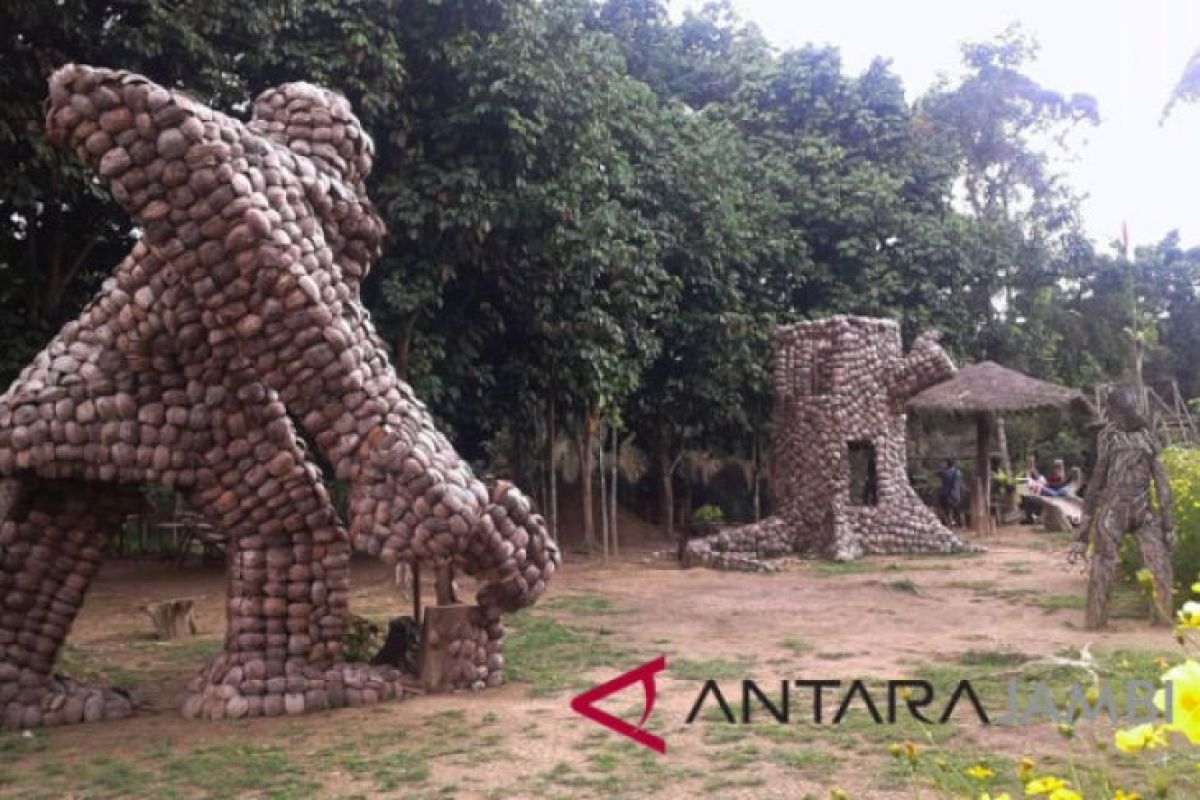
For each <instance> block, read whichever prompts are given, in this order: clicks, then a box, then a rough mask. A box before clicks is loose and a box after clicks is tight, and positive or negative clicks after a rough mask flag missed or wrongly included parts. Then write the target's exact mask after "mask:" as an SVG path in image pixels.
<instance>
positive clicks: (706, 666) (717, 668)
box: [667, 658, 753, 681]
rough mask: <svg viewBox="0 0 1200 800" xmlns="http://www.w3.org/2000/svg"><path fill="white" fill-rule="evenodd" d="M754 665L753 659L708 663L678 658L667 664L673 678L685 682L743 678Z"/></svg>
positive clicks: (714, 659)
mask: <svg viewBox="0 0 1200 800" xmlns="http://www.w3.org/2000/svg"><path fill="white" fill-rule="evenodd" d="M752 663H753V660H752V659H748V658H739V659H736V660H733V661H731V660H729V659H727V658H713V659H709V660H707V661H695V660H692V659H690V658H676V659H673V660H671V661H670V662H669V663H668V664H667V669H668V670H669V671H670V673H671V675H672V677H675V678H679V679H680V680H684V681H705V680H709V679H710V678H711V679H713V680H729V679H732V678H741V677H743V676H744V675H745V674H746V670H747V669H748V668H749V667H750V665H751V664H752Z"/></svg>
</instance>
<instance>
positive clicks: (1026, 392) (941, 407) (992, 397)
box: [908, 361, 1091, 414]
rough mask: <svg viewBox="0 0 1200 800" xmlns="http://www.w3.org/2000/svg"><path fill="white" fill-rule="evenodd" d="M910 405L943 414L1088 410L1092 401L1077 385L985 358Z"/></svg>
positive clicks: (961, 370) (913, 400) (932, 387)
mask: <svg viewBox="0 0 1200 800" xmlns="http://www.w3.org/2000/svg"><path fill="white" fill-rule="evenodd" d="M908 407H909V408H911V409H913V410H916V411H932V412H939V413H943V414H978V413H988V412H995V413H1000V414H1011V413H1016V412H1020V411H1037V410H1040V409H1047V408H1067V407H1075V408H1077V409H1081V410H1088V409H1090V408H1091V404H1090V403H1088V401H1087V399H1086V398H1085V397H1084V396H1083V394H1082V393H1081V392H1079V391H1078V390H1076V389H1068V388H1067V387H1065V386H1059V385H1058V384H1054V383H1047V382H1046V381H1040V380H1038V379H1037V378H1031V377H1029V376H1028V375H1024V374H1022V373H1020V372H1017V371H1016V370H1012V369H1008V368H1007V367H1002V366H1000V365H999V364H997V363H995V362H993V361H982V362H980V363H978V364H971V365H969V366H966V367H963V368H962V369H960V370H959V371H958V373H957V374H956V375H955V376H954V377H953V378H951V379H950V380H947V381H944V382H943V383H939V384H937V385H935V386H931V387H930V388H928V389H926V390H925V391H923V392H921V393H920V394H918V395H916V396H915V397H913V398H912V399H911V400H909V401H908Z"/></svg>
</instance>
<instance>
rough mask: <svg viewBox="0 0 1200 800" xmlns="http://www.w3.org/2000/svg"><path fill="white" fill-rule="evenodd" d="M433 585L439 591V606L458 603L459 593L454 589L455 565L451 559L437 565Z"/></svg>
mask: <svg viewBox="0 0 1200 800" xmlns="http://www.w3.org/2000/svg"><path fill="white" fill-rule="evenodd" d="M433 587H434V591H435V592H436V593H437V603H438V605H439V606H453V605H457V604H458V593H457V592H456V591H455V590H454V589H455V587H454V566H453V565H452V564H451V563H450V562H449V561H446V562H444V563H440V564H438V565H437V568H436V569H435V571H434V583H433Z"/></svg>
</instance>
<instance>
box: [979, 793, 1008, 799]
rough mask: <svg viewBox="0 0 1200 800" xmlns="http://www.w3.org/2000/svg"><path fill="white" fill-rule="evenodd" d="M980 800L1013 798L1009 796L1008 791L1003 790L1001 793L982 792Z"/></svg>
mask: <svg viewBox="0 0 1200 800" xmlns="http://www.w3.org/2000/svg"><path fill="white" fill-rule="evenodd" d="M979 800H1012V797H1010V796H1009V794H1008V792H1001V793H1000V794H988V793H987V792H980V793H979Z"/></svg>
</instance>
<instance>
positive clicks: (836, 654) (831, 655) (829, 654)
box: [813, 650, 857, 661]
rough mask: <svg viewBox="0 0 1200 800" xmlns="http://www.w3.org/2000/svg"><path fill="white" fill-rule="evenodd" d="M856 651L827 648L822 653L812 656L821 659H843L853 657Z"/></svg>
mask: <svg viewBox="0 0 1200 800" xmlns="http://www.w3.org/2000/svg"><path fill="white" fill-rule="evenodd" d="M855 655H857V654H856V653H848V652H846V651H844V650H829V651H826V652H823V653H817V654H815V655H814V656H813V658H819V659H821V660H822V661H845V660H846V659H848V658H854V656H855Z"/></svg>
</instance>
